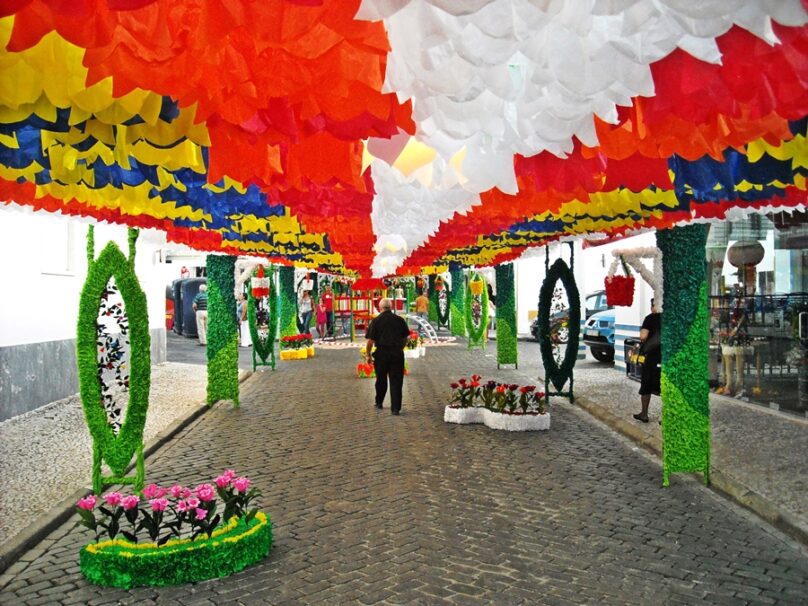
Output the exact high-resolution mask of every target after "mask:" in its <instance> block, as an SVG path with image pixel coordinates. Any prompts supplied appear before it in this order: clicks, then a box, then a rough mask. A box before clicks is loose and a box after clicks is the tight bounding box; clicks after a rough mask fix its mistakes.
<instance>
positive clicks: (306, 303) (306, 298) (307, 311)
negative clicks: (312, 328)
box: [297, 290, 314, 333]
mask: <svg viewBox="0 0 808 606" xmlns="http://www.w3.org/2000/svg"><path fill="white" fill-rule="evenodd" d="M313 309H314V307H313V304H312V301H311V295H310V294H309V291H308V290H304V291H303V296H302V297H300V303H299V304H298V306H297V311H298V313H299V314H300V324H301V326H302V327H303V328H302V332H304V333H307V332H309V324H310V323H311V313H312V311H313Z"/></svg>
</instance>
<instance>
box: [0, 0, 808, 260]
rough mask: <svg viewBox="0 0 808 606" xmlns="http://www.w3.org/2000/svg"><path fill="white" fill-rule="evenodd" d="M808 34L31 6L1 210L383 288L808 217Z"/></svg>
mask: <svg viewBox="0 0 808 606" xmlns="http://www.w3.org/2000/svg"><path fill="white" fill-rule="evenodd" d="M806 21H808V14H806V11H805V9H804V8H803V6H802V4H801V3H800V2H798V1H796V0H784V1H782V2H769V3H761V2H757V1H754V0H737V1H736V2H725V1H723V0H704V1H702V2H699V3H689V4H688V3H682V2H678V1H674V0H655V1H652V0H636V1H634V2H629V3H615V2H610V1H606V0H589V1H587V2H580V3H546V4H541V3H539V4H538V5H537V4H536V3H534V2H528V1H527V0H490V1H484V0H479V1H476V2H473V3H455V2H448V1H446V0H431V1H426V0H410V1H407V0H395V1H391V0H365V1H364V2H361V3H360V1H359V0H274V1H267V0H227V1H226V0H76V1H75V2H69V3H65V2H61V1H57V0H13V1H8V2H4V3H2V4H0V200H3V201H4V202H6V203H16V204H18V205H23V206H29V207H33V208H36V209H43V210H47V211H50V212H61V213H64V214H70V215H79V216H88V217H93V218H95V219H98V220H105V221H112V222H117V223H121V224H127V225H131V226H140V227H156V228H158V229H162V230H164V231H165V232H167V234H168V237H169V238H170V239H171V240H173V241H177V242H182V243H185V244H188V245H189V246H192V247H194V248H197V249H199V250H204V251H219V252H224V253H228V254H253V255H260V256H265V257H267V258H268V259H270V260H272V261H275V262H280V263H286V264H296V265H301V266H306V267H312V268H319V269H322V270H325V271H330V272H334V273H352V274H361V275H370V274H374V275H376V276H381V275H386V274H393V273H417V272H423V273H431V272H432V271H434V268H435V267H436V266H444V265H446V264H449V263H456V264H461V265H491V264H497V263H499V262H502V261H503V260H507V259H512V258H514V257H516V256H518V255H519V254H521V253H522V251H523V250H524V249H525V248H526V247H530V246H536V245H538V244H541V243H543V242H546V241H549V240H554V239H559V238H568V237H576V236H580V235H583V234H586V233H591V232H602V233H606V234H611V233H624V232H628V231H631V230H636V229H645V228H652V227H654V228H668V227H671V226H673V225H677V224H679V223H683V222H687V221H692V220H720V219H723V218H724V217H725V216H727V213H730V214H732V213H740V212H751V211H761V210H768V209H773V208H786V209H792V208H803V207H804V205H805V200H806V193H805V171H806V162H808V160H806V157H807V154H806V142H805V136H806V120H805V118H806V116H808V29H806V26H805V23H806ZM413 134H414V135H415V137H416V139H417V141H416V140H412V141H408V136H409V135H413ZM369 155H375V156H376V158H377V159H375V160H373V159H372V158H371V157H369Z"/></svg>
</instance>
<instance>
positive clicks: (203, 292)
mask: <svg viewBox="0 0 808 606" xmlns="http://www.w3.org/2000/svg"><path fill="white" fill-rule="evenodd" d="M192 307H193V308H194V311H195V312H196V332H197V333H198V334H199V344H200V345H207V344H208V287H207V285H205V284H202V285H201V286H200V287H199V292H198V293H197V294H196V296H195V297H194V303H193V305H192Z"/></svg>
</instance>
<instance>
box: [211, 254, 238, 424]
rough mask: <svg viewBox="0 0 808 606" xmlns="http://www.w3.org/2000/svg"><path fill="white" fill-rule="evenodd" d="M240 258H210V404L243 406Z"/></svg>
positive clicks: (221, 256)
mask: <svg viewBox="0 0 808 606" xmlns="http://www.w3.org/2000/svg"><path fill="white" fill-rule="evenodd" d="M235 270H236V257H232V256H228V255H208V257H207V271H208V347H207V353H208V405H209V406H210V405H212V404H213V403H214V402H217V401H218V400H232V401H233V404H234V406H235V407H236V408H238V405H239V384H238V325H237V324H236V297H235V295H234V294H233V293H234V291H235V288H236V278H235Z"/></svg>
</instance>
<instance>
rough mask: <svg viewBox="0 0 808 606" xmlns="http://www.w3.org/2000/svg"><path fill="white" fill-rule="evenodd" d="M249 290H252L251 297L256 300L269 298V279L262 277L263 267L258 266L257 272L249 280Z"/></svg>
mask: <svg viewBox="0 0 808 606" xmlns="http://www.w3.org/2000/svg"><path fill="white" fill-rule="evenodd" d="M250 288H251V289H252V296H253V297H254V298H256V299H261V298H262V297H268V296H269V278H265V277H264V266H263V265H259V266H258V271H256V273H255V275H254V276H253V277H252V278H251V279H250Z"/></svg>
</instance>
